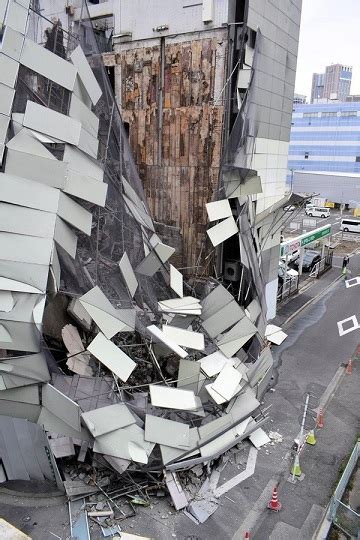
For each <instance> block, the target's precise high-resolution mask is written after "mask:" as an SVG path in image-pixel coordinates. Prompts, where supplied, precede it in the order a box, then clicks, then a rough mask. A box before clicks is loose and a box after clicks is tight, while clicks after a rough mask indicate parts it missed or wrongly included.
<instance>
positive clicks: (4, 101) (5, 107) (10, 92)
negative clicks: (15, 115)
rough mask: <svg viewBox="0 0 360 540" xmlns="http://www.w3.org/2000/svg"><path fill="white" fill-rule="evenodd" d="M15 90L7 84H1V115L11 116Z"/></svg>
mask: <svg viewBox="0 0 360 540" xmlns="http://www.w3.org/2000/svg"><path fill="white" fill-rule="evenodd" d="M14 95H15V90H14V89H13V88H9V87H8V86H6V85H5V84H0V114H5V115H6V116H10V114H11V108H12V104H13V100H14Z"/></svg>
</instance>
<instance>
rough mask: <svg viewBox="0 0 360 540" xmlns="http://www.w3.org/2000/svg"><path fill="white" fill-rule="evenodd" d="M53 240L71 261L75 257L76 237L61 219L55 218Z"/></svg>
mask: <svg viewBox="0 0 360 540" xmlns="http://www.w3.org/2000/svg"><path fill="white" fill-rule="evenodd" d="M54 240H55V242H56V243H57V244H59V246H61V247H62V248H63V249H64V250H65V251H66V252H67V253H68V254H69V255H70V257H72V258H73V259H75V256H76V246H77V236H76V234H75V233H74V231H73V230H72V229H71V228H70V227H69V226H68V225H67V224H66V223H65V222H64V221H63V220H62V219H61V218H59V217H58V218H57V220H56V224H55V231H54Z"/></svg>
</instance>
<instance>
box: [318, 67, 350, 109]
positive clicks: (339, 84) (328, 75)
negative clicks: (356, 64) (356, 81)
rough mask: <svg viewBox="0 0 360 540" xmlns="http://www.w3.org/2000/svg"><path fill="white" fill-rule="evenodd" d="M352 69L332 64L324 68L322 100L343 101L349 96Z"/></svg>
mask: <svg viewBox="0 0 360 540" xmlns="http://www.w3.org/2000/svg"><path fill="white" fill-rule="evenodd" d="M351 78H352V67H350V66H344V65H343V64H332V65H331V66H326V68H325V87H324V98H326V99H338V100H339V101H345V100H346V98H347V96H348V95H349V94H350V87H351Z"/></svg>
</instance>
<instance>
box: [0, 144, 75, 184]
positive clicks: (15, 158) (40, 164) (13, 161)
mask: <svg viewBox="0 0 360 540" xmlns="http://www.w3.org/2000/svg"><path fill="white" fill-rule="evenodd" d="M66 167H67V166H66V163H63V162H62V161H58V160H57V159H55V160H52V159H47V158H43V157H39V156H33V155H31V154H28V153H25V152H18V151H17V150H11V149H9V150H8V153H7V156H6V164H5V172H6V173H8V174H13V175H14V176H21V177H23V178H28V179H29V180H33V181H34V182H40V183H41V184H46V185H47V186H51V187H55V188H59V189H62V188H63V187H64V185H65V178H66V176H67V168H66Z"/></svg>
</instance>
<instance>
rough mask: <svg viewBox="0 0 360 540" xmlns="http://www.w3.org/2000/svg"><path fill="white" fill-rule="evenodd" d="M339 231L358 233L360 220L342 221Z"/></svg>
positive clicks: (359, 231)
mask: <svg viewBox="0 0 360 540" xmlns="http://www.w3.org/2000/svg"><path fill="white" fill-rule="evenodd" d="M340 231H344V232H358V233H360V220H358V219H342V220H341V225H340Z"/></svg>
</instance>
